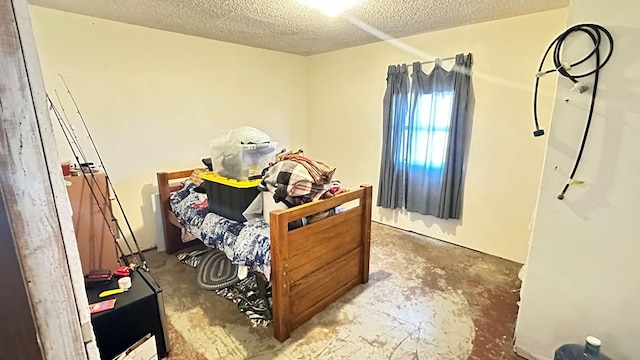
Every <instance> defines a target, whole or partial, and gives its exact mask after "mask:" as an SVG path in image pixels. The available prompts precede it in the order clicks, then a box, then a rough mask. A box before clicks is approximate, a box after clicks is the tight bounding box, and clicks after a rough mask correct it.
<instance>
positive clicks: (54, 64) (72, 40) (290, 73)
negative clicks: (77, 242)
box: [30, 6, 306, 248]
mask: <svg viewBox="0 0 640 360" xmlns="http://www.w3.org/2000/svg"><path fill="white" fill-rule="evenodd" d="M30 11H31V17H32V22H33V27H34V32H35V38H36V43H37V46H38V54H39V56H40V62H41V64H42V70H43V75H44V80H45V84H46V87H47V91H49V92H50V94H51V96H52V97H53V98H54V99H55V95H54V94H53V91H54V89H57V90H58V93H59V94H60V97H61V98H62V99H63V103H64V106H65V108H66V110H67V113H68V114H69V115H70V116H71V115H72V114H73V112H74V111H73V106H72V103H71V102H70V101H69V100H68V98H67V97H66V94H65V93H64V87H63V85H62V82H61V80H60V79H59V78H58V77H57V74H58V73H61V74H63V75H64V77H65V79H66V81H67V83H68V84H69V86H70V87H71V90H72V92H73V94H74V95H75V97H76V100H77V102H78V104H79V106H80V109H81V111H82V114H83V115H84V117H85V120H86V121H87V123H88V126H89V129H90V131H91V134H92V135H93V137H94V139H95V142H96V143H97V146H98V149H99V151H100V154H101V156H102V158H103V160H104V162H105V164H106V166H107V170H108V171H109V175H111V178H112V181H113V182H114V185H115V187H116V190H117V191H118V195H119V196H120V198H121V200H122V202H123V204H124V207H125V211H126V213H127V215H128V217H129V219H130V221H131V223H132V226H133V229H134V231H135V232H136V236H137V238H138V240H139V241H140V243H141V245H142V247H143V248H148V247H152V246H154V245H155V243H156V231H155V226H154V221H155V220H154V218H153V214H152V210H151V194H152V193H154V192H156V188H155V187H156V180H155V174H156V172H157V171H172V170H181V169H187V168H190V167H194V166H198V165H201V163H200V159H201V158H202V157H206V156H208V155H207V154H208V153H209V149H208V145H207V144H208V141H209V140H210V139H212V138H214V137H216V136H218V135H221V134H224V133H226V132H227V131H229V130H230V129H232V128H234V127H236V126H239V125H250V126H255V127H257V128H260V129H262V130H263V131H265V132H267V133H268V134H270V135H271V137H272V138H273V139H275V140H277V141H278V142H279V143H280V144H281V145H282V146H285V147H304V146H305V145H306V138H305V136H306V112H305V108H306V104H305V101H306V97H305V59H304V58H303V57H300V56H295V55H289V54H283V53H278V52H274V51H268V50H261V49H255V48H250V47H246V46H240V45H234V44H229V43H223V42H217V41H211V40H205V39H201V38H196V37H190V36H185V35H181V34H175V33H170V32H164V31H159V30H153V29H148V28H143V27H138V26H132V25H127V24H123V23H117V22H113V21H108V20H101V19H96V18H91V17H86V16H80V15H75V14H70V13H65V12H60V11H55V10H50V9H44V8H39V7H34V6H32V7H30ZM72 122H74V123H75V124H77V127H80V126H81V125H80V123H79V122H78V120H77V118H76V117H72ZM54 125H55V127H56V128H58V125H57V124H56V123H54ZM58 135H60V134H58ZM57 140H58V148H59V149H60V154H61V159H69V160H72V158H71V156H70V152H69V150H68V145H67V144H66V142H65V141H64V138H62V137H60V136H59V137H58V138H57ZM84 147H85V151H87V150H88V149H90V145H87V144H85V145H84ZM92 154H93V153H92ZM89 157H90V158H91V159H93V160H96V157H95V156H93V155H90V156H89Z"/></svg>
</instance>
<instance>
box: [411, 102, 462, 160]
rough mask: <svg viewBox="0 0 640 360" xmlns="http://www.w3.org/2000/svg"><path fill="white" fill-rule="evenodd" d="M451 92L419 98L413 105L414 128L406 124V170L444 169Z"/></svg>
mask: <svg viewBox="0 0 640 360" xmlns="http://www.w3.org/2000/svg"><path fill="white" fill-rule="evenodd" d="M452 103H453V92H441V93H436V94H421V95H420V96H419V97H418V104H417V105H416V110H415V111H416V117H415V120H414V121H415V122H416V123H415V124H413V125H411V126H410V125H409V121H407V127H406V134H407V135H406V138H407V139H408V140H409V141H408V144H410V148H409V153H408V158H407V162H408V165H410V166H416V167H422V168H434V169H439V168H441V167H442V166H444V162H445V159H446V150H447V143H448V139H449V125H450V119H451V105H452Z"/></svg>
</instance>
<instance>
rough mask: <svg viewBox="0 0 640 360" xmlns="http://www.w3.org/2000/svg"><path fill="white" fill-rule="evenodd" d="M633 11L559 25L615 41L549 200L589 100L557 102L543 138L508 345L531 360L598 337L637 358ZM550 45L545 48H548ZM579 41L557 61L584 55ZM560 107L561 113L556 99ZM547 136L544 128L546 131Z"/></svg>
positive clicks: (562, 84)
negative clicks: (580, 150) (590, 29)
mask: <svg viewBox="0 0 640 360" xmlns="http://www.w3.org/2000/svg"><path fill="white" fill-rule="evenodd" d="M638 14H640V3H639V2H638V1H636V0H613V1H600V0H579V1H577V0H575V1H572V2H571V6H570V8H569V20H568V25H573V24H576V23H584V22H593V23H598V24H600V25H603V26H604V27H606V28H607V29H609V30H610V31H611V33H612V34H613V36H614V38H615V52H614V54H613V57H612V58H611V61H610V63H609V64H608V65H607V66H606V67H605V69H604V70H603V71H602V72H601V78H600V84H599V87H598V92H597V94H598V101H597V102H596V109H595V113H596V115H595V116H594V119H593V125H592V127H591V131H590V133H589V139H588V142H587V146H586V149H585V152H584V155H583V161H582V163H581V165H580V168H579V170H578V173H577V178H578V179H580V180H584V181H585V185H584V186H575V187H571V188H569V191H568V192H567V194H566V198H565V199H564V201H559V200H557V199H556V196H557V195H558V193H559V191H560V189H561V188H562V186H563V185H564V183H565V181H566V177H565V176H564V175H562V174H561V173H559V172H558V171H556V170H554V168H555V167H556V166H558V167H560V168H561V169H562V170H563V172H564V173H565V174H566V173H568V172H569V169H570V168H571V167H572V165H573V161H574V158H575V154H576V151H577V147H578V144H579V141H580V138H581V134H582V131H583V127H584V122H585V118H586V114H587V108H588V103H589V97H590V94H585V95H577V94H574V93H570V92H568V91H567V89H568V88H570V87H571V84H570V83H569V82H568V81H566V80H565V79H561V80H560V81H559V82H558V94H557V99H556V106H555V110H554V114H553V124H552V126H551V129H550V131H549V133H550V134H549V144H548V148H547V155H546V159H545V165H544V171H543V179H542V187H541V189H540V199H539V206H538V211H537V216H536V221H535V226H534V231H533V237H532V241H531V251H530V254H529V258H528V261H527V266H528V270H527V276H526V279H525V282H524V288H523V294H522V307H521V309H520V314H519V317H518V324H517V330H516V346H517V348H518V349H519V351H520V352H521V353H523V354H526V353H528V354H530V355H531V356H530V357H531V358H538V359H551V358H552V357H553V351H554V349H555V348H557V347H558V346H559V345H561V344H563V343H568V342H573V343H582V342H583V339H584V337H585V336H586V335H588V334H591V335H595V336H598V337H600V338H602V340H603V351H604V352H606V353H607V354H608V355H609V356H611V357H613V358H615V359H638V358H640V341H639V337H640V307H639V304H640V271H638V258H639V256H640V255H639V254H640V241H638V234H637V229H636V228H635V225H636V224H637V223H638V214H640V187H639V186H638V184H640V170H639V167H638V153H639V152H640V102H639V101H638V99H639V98H640V50H639V48H638V44H640V25H638V20H637V18H638ZM549 40H551V39H549ZM584 44H585V43H584V42H582V40H579V42H578V43H576V45H574V46H569V47H567V49H566V53H565V58H566V59H569V60H573V59H578V58H579V57H580V56H582V55H584V54H585V53H586V51H587V47H586V46H585V45H584ZM565 98H568V99H569V103H568V104H565V103H564V101H563V100H564V99H565ZM548 130H549V129H548Z"/></svg>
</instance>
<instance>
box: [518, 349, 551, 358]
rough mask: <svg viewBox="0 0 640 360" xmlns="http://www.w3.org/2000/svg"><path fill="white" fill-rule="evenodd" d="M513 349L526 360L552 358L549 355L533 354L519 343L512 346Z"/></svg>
mask: <svg viewBox="0 0 640 360" xmlns="http://www.w3.org/2000/svg"><path fill="white" fill-rule="evenodd" d="M514 350H515V352H516V354H517V355H518V356H520V357H522V358H525V359H527V360H553V359H551V358H550V357H546V356H536V355H533V354H532V353H531V352H530V351H529V350H526V349H524V348H522V347H521V346H519V345H516V346H514Z"/></svg>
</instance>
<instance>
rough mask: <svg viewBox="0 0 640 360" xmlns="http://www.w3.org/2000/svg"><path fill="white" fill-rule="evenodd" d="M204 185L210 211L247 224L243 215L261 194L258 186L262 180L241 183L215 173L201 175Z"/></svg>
mask: <svg viewBox="0 0 640 360" xmlns="http://www.w3.org/2000/svg"><path fill="white" fill-rule="evenodd" d="M200 177H201V178H202V179H204V183H202V185H200V186H201V187H202V188H204V190H205V191H206V193H207V199H208V200H209V210H211V211H212V212H214V213H216V214H218V215H220V216H224V217H226V218H227V219H231V220H235V221H238V222H245V221H247V219H246V218H245V217H244V216H243V215H242V213H243V212H244V211H245V210H246V209H247V207H248V206H249V205H250V204H251V203H252V202H253V200H255V198H256V197H257V196H258V194H260V190H258V188H257V186H258V184H259V183H260V180H252V181H239V180H233V179H228V178H225V177H222V176H218V175H216V174H215V173H211V172H206V173H201V174H200Z"/></svg>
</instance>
